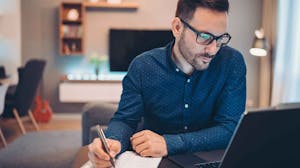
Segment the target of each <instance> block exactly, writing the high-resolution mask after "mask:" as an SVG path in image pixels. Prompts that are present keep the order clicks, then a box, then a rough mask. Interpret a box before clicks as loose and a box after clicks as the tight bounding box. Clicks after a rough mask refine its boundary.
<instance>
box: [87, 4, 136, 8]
mask: <svg viewBox="0 0 300 168" xmlns="http://www.w3.org/2000/svg"><path fill="white" fill-rule="evenodd" d="M83 4H84V6H85V7H87V8H115V9H137V8H138V4H137V3H136V2H122V3H120V4H113V3H107V2H84V3H83Z"/></svg>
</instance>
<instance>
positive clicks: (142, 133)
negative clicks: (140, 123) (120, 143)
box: [130, 131, 145, 140]
mask: <svg viewBox="0 0 300 168" xmlns="http://www.w3.org/2000/svg"><path fill="white" fill-rule="evenodd" d="M144 133H145V131H140V132H137V133H135V134H133V135H132V137H131V138H130V139H131V140H132V139H135V138H138V137H140V136H143V135H144Z"/></svg>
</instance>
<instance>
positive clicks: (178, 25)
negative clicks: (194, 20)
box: [172, 17, 183, 38]
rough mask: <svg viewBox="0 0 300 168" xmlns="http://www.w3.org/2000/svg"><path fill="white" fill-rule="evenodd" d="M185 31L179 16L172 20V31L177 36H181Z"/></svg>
mask: <svg viewBox="0 0 300 168" xmlns="http://www.w3.org/2000/svg"><path fill="white" fill-rule="evenodd" d="M182 31H183V24H182V22H181V21H180V19H179V18H178V17H175V18H174V19H173V21H172V33H173V36H174V37H175V38H177V37H180V35H181V33H182Z"/></svg>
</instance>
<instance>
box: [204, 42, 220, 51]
mask: <svg viewBox="0 0 300 168" xmlns="http://www.w3.org/2000/svg"><path fill="white" fill-rule="evenodd" d="M218 50H219V47H217V41H216V40H213V41H212V42H211V43H210V44H208V45H206V46H205V52H206V53H209V55H215V54H216V53H217V52H218Z"/></svg>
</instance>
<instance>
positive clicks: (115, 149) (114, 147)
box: [108, 140, 121, 158]
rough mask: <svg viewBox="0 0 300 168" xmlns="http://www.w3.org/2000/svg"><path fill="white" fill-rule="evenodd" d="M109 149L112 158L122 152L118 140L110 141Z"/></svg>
mask: <svg viewBox="0 0 300 168" xmlns="http://www.w3.org/2000/svg"><path fill="white" fill-rule="evenodd" d="M108 142H109V143H108V147H109V149H110V156H111V157H113V158H114V157H115V156H116V155H117V154H118V153H119V152H120V151H121V144H120V142H119V141H116V140H109V141H108Z"/></svg>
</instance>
